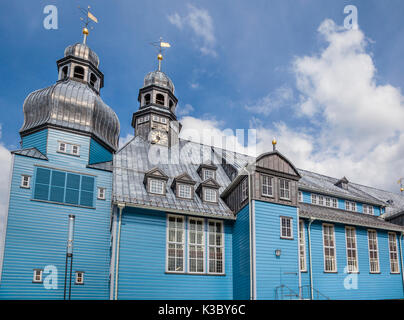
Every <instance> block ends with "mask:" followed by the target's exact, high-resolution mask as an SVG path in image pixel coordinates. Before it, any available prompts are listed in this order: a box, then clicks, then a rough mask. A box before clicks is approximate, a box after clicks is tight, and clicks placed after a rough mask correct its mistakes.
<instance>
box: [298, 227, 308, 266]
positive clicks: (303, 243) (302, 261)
mask: <svg viewBox="0 0 404 320" xmlns="http://www.w3.org/2000/svg"><path fill="white" fill-rule="evenodd" d="M299 256H300V271H307V264H306V239H305V237H304V221H303V220H300V221H299Z"/></svg>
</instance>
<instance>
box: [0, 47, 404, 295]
mask: <svg viewBox="0 0 404 320" xmlns="http://www.w3.org/2000/svg"><path fill="white" fill-rule="evenodd" d="M159 59H162V57H161V56H159ZM57 66H58V80H57V81H56V83H55V84H53V85H52V86H50V87H48V88H45V89H41V90H37V91H35V92H33V93H31V94H29V95H28V97H27V98H26V99H25V102H24V106H23V112H24V123H23V126H22V128H21V130H20V136H21V148H20V149H19V150H15V151H13V152H12V155H13V168H12V179H11V186H10V200H9V209H8V215H7V229H6V234H5V242H4V243H5V248H4V257H3V264H2V266H1V274H0V275H1V280H0V299H103V300H108V299H111V300H115V299H116V300H118V299H229V300H231V299H238V300H248V299H270V300H284V299H313V300H316V299H402V298H404V278H403V273H402V267H403V256H402V245H403V243H404V242H403V239H402V236H403V232H404V227H403V226H400V225H397V224H394V223H391V222H389V217H394V216H397V215H400V214H401V212H403V211H404V197H403V196H401V195H399V194H395V193H391V192H388V191H383V190H379V189H376V188H372V187H368V186H363V185H359V184H356V183H352V182H350V181H348V179H347V178H345V177H343V178H333V177H329V176H324V175H320V174H317V173H314V172H310V171H306V170H302V169H298V168H296V167H295V166H294V165H293V163H292V162H291V161H290V160H289V159H287V158H286V157H285V156H284V155H282V153H280V152H279V151H278V150H276V141H273V145H272V146H271V143H270V142H269V143H268V149H271V150H272V151H269V150H268V151H269V152H267V153H264V154H261V155H259V156H257V157H250V156H247V155H243V154H239V153H235V152H231V151H228V150H225V149H221V148H216V147H212V146H207V145H203V144H199V143H195V142H191V141H187V140H184V139H181V138H180V137H179V135H180V132H181V124H180V123H179V122H178V121H177V117H176V106H177V103H178V99H177V97H176V96H175V87H174V84H173V82H172V81H171V79H170V78H169V77H168V76H167V75H166V74H165V73H163V72H162V71H161V70H160V67H159V68H158V70H156V71H153V72H150V73H149V74H147V75H146V76H145V78H144V84H143V87H142V88H140V90H139V96H138V101H139V109H138V110H137V111H136V112H134V113H133V116H132V126H133V128H134V138H133V139H132V140H131V141H129V142H128V143H127V144H126V145H124V146H123V147H121V148H118V139H119V130H120V129H119V128H120V127H119V126H120V125H119V120H118V117H117V116H116V114H115V113H114V111H113V110H112V109H111V108H110V107H109V106H108V105H107V104H105V103H104V102H103V101H102V99H101V97H100V90H101V88H102V87H103V77H104V76H103V74H102V72H101V71H100V69H99V59H98V56H97V55H96V53H95V52H94V51H92V50H91V49H90V48H89V47H88V46H87V45H86V44H80V43H78V44H75V45H72V46H69V47H67V48H66V50H65V54H64V57H63V58H62V59H60V60H58V62H57ZM72 221H74V223H72Z"/></svg>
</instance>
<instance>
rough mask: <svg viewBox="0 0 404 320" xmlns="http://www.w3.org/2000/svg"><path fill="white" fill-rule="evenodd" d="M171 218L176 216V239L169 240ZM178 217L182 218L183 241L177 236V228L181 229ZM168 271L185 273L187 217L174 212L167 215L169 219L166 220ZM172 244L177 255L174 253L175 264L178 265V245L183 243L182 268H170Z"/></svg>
mask: <svg viewBox="0 0 404 320" xmlns="http://www.w3.org/2000/svg"><path fill="white" fill-rule="evenodd" d="M170 218H174V219H175V224H176V226H175V229H174V232H175V240H174V241H169V240H170V234H169V233H170ZM177 219H182V239H181V241H176V238H177V230H181V229H179V228H177ZM166 221H167V222H166V272H168V273H185V259H186V256H185V252H186V248H185V245H186V244H185V232H186V228H185V221H186V219H185V217H184V216H180V215H173V214H169V215H167V220H166ZM170 244H173V245H175V249H174V250H175V255H174V264H175V266H176V265H177V258H179V257H177V250H178V249H177V246H181V245H182V270H169V268H168V267H169V262H168V261H169V258H170V256H169V250H170Z"/></svg>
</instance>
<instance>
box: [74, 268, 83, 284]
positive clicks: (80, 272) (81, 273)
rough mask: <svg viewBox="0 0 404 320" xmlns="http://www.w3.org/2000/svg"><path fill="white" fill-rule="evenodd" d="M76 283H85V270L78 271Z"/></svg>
mask: <svg viewBox="0 0 404 320" xmlns="http://www.w3.org/2000/svg"><path fill="white" fill-rule="evenodd" d="M75 284H84V272H83V271H76V281H75Z"/></svg>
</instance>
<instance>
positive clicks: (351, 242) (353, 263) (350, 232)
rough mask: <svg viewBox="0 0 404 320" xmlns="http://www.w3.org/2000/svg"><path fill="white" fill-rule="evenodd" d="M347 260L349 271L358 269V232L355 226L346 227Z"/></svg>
mask: <svg viewBox="0 0 404 320" xmlns="http://www.w3.org/2000/svg"><path fill="white" fill-rule="evenodd" d="M345 238H346V260H347V266H348V272H357V271H358V254H357V249H356V232H355V228H353V227H346V228H345Z"/></svg>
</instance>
